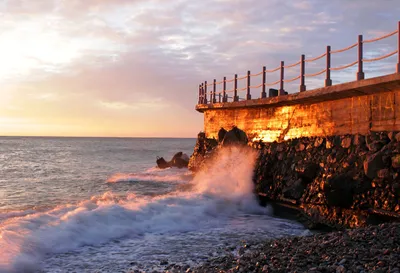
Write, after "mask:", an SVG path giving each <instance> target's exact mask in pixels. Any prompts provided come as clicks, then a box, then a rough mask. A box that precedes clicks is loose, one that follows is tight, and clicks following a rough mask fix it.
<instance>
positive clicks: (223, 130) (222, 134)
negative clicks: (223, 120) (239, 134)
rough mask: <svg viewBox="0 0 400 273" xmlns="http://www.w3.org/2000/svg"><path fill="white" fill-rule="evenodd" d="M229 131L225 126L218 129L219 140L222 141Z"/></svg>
mask: <svg viewBox="0 0 400 273" xmlns="http://www.w3.org/2000/svg"><path fill="white" fill-rule="evenodd" d="M227 132H228V131H226V130H225V129H224V128H223V127H221V129H219V131H218V142H219V143H221V142H222V141H223V140H224V137H225V135H226V133H227Z"/></svg>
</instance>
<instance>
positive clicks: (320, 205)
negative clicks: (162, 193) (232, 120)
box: [189, 128, 400, 228]
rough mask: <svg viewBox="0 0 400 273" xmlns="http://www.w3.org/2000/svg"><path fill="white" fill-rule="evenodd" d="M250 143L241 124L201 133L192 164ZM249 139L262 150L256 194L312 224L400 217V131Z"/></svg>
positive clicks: (342, 225) (341, 225)
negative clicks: (215, 135)
mask: <svg viewBox="0 0 400 273" xmlns="http://www.w3.org/2000/svg"><path fill="white" fill-rule="evenodd" d="M245 142H247V137H245V136H243V131H241V130H239V129H238V128H234V129H232V130H231V131H229V132H226V131H225V130H223V129H221V130H220V133H219V134H218V140H215V139H207V138H206V137H205V135H204V134H202V133H200V134H199V136H198V140H197V143H196V147H195V150H194V153H193V156H192V157H191V159H190V162H189V168H190V169H192V170H196V169H199V168H201V167H202V164H203V163H204V161H205V159H207V158H208V157H210V156H212V154H213V151H214V150H215V149H216V148H217V147H220V146H224V145H225V144H232V143H245ZM249 144H251V145H252V146H253V147H255V148H257V149H258V150H259V157H258V160H257V163H256V166H255V172H254V183H255V189H256V194H258V195H259V196H260V197H261V200H262V201H266V202H273V203H278V204H281V205H285V206H291V207H293V208H296V209H297V210H299V211H300V212H301V213H302V215H303V216H305V217H306V219H307V222H308V223H309V224H311V225H310V226H309V227H312V226H313V225H318V224H324V225H328V226H331V227H334V228H347V227H350V228H354V227H360V226H366V225H368V224H370V223H378V222H380V221H382V220H396V219H397V220H399V219H400V204H399V197H400V177H399V170H400V133H397V134H396V133H393V132H390V133H386V132H380V133H374V132H371V133H370V134H369V135H367V136H363V135H344V136H329V137H311V138H299V139H293V140H288V141H284V142H280V143H277V142H273V143H261V142H259V143H249Z"/></svg>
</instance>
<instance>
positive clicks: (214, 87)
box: [212, 79, 217, 103]
mask: <svg viewBox="0 0 400 273" xmlns="http://www.w3.org/2000/svg"><path fill="white" fill-rule="evenodd" d="M216 82H217V80H216V79H214V82H213V96H212V103H216V102H217V100H216V99H215V92H216V88H217V85H216Z"/></svg>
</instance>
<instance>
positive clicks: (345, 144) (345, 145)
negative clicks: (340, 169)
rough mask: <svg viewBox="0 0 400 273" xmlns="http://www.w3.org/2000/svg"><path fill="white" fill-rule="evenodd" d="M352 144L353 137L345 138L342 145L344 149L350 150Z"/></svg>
mask: <svg viewBox="0 0 400 273" xmlns="http://www.w3.org/2000/svg"><path fill="white" fill-rule="evenodd" d="M351 142H352V140H351V137H345V138H343V139H342V143H341V145H342V147H343V148H345V149H348V148H350V146H351Z"/></svg>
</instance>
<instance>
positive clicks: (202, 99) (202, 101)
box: [201, 82, 204, 104]
mask: <svg viewBox="0 0 400 273" xmlns="http://www.w3.org/2000/svg"><path fill="white" fill-rule="evenodd" d="M201 104H204V82H203V83H202V84H201Z"/></svg>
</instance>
